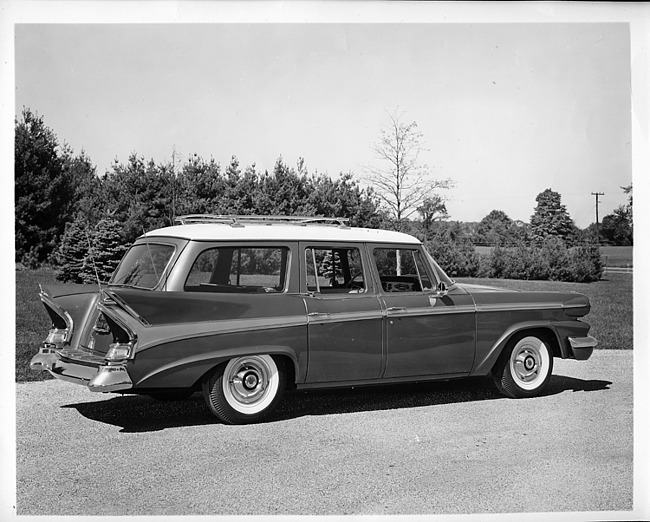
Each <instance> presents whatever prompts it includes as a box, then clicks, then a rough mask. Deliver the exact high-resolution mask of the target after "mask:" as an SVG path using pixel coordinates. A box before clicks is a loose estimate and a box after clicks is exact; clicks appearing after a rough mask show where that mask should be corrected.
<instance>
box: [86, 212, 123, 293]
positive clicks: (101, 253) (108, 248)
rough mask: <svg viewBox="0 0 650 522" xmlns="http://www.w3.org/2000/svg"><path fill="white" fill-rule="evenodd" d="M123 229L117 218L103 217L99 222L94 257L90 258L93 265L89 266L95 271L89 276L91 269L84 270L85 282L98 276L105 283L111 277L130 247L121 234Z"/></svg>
mask: <svg viewBox="0 0 650 522" xmlns="http://www.w3.org/2000/svg"><path fill="white" fill-rule="evenodd" d="M121 229H122V226H121V224H120V223H119V222H118V221H116V220H115V219H110V218H108V219H102V220H101V221H100V222H99V223H97V228H96V230H95V234H94V237H93V242H92V250H91V252H92V259H90V262H91V264H92V265H93V266H92V267H88V268H92V272H93V273H92V274H91V277H89V271H88V270H86V271H85V272H84V279H85V282H87V283H90V282H95V281H96V277H98V278H99V280H100V281H101V282H102V283H105V282H107V281H108V280H109V279H110V278H111V276H112V275H113V272H114V271H115V269H116V268H117V265H118V264H119V262H120V260H121V259H122V257H123V256H124V253H125V252H126V250H127V248H128V247H127V246H126V245H125V244H124V240H123V238H122V236H121V234H120V232H121ZM95 269H96V270H97V275H96V276H95V274H94V272H95Z"/></svg>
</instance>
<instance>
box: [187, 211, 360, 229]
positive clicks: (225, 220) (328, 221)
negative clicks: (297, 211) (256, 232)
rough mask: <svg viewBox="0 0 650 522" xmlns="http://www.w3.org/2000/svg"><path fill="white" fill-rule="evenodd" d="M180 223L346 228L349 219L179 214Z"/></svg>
mask: <svg viewBox="0 0 650 522" xmlns="http://www.w3.org/2000/svg"><path fill="white" fill-rule="evenodd" d="M174 221H175V222H177V223H180V224H181V225H190V224H196V223H220V224H224V225H230V226H233V227H237V226H239V227H243V226H244V225H246V224H249V225H250V224H257V225H278V224H284V225H286V224H289V225H302V226H305V225H335V226H339V227H343V228H348V227H349V226H350V225H349V223H350V220H349V219H348V218H342V217H333V218H330V217H322V216H254V215H250V216H246V215H244V216H238V215H222V214H188V215H186V216H179V217H177V218H176V219H174Z"/></svg>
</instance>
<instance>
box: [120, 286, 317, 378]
mask: <svg viewBox="0 0 650 522" xmlns="http://www.w3.org/2000/svg"><path fill="white" fill-rule="evenodd" d="M115 293H116V294H117V295H118V296H119V297H120V298H121V299H122V300H123V301H124V302H125V303H126V304H127V305H128V306H129V307H130V308H132V309H133V311H135V312H136V313H137V314H138V315H140V316H141V317H142V319H143V320H144V321H145V322H146V324H142V323H141V322H136V320H135V319H134V318H127V317H126V315H123V319H125V320H129V321H130V326H131V327H132V328H133V330H134V331H135V332H136V334H137V336H138V344H137V348H136V354H135V358H134V360H133V361H132V362H131V364H130V368H129V373H130V375H131V378H132V380H133V382H134V384H135V385H136V386H137V387H141V388H159V387H185V386H191V385H193V384H194V383H195V382H196V381H197V380H198V379H200V378H201V377H202V376H203V375H204V374H205V373H206V372H208V371H209V370H210V369H212V368H213V367H215V366H216V365H218V364H220V363H221V362H224V361H226V360H228V359H230V358H232V357H237V356H240V355H247V354H252V353H256V354H259V353H270V354H278V355H284V356H286V357H288V358H289V359H290V360H291V361H292V363H293V369H294V372H295V375H296V380H297V381H298V382H302V380H304V377H305V375H306V371H307V356H308V352H307V318H306V313H305V305H304V302H303V300H302V298H301V297H300V296H299V295H294V294H218V293H188V292H142V291H137V290H118V291H116V292H115Z"/></svg>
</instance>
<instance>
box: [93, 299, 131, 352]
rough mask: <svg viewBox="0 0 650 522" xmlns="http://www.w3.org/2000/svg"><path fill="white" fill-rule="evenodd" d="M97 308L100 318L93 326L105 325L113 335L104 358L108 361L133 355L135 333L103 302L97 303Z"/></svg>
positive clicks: (100, 326) (102, 326)
mask: <svg viewBox="0 0 650 522" xmlns="http://www.w3.org/2000/svg"><path fill="white" fill-rule="evenodd" d="M99 310H100V312H101V314H100V318H101V319H99V320H98V321H97V323H96V325H95V326H96V327H97V325H99V328H100V329H102V328H104V327H107V328H108V330H109V331H110V333H111V334H112V335H113V342H112V343H111V344H109V345H108V351H107V352H106V355H105V356H104V359H105V360H106V361H108V362H109V363H111V362H120V361H125V360H127V359H132V358H133V356H134V355H135V345H136V342H137V338H138V337H137V335H136V334H135V333H134V332H133V330H131V328H129V327H128V326H127V325H126V324H125V323H124V321H123V320H121V319H120V318H119V317H117V316H116V315H115V314H114V313H113V312H112V311H111V310H110V309H109V308H107V307H106V305H104V304H103V303H100V304H99Z"/></svg>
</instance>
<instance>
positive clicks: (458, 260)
mask: <svg viewBox="0 0 650 522" xmlns="http://www.w3.org/2000/svg"><path fill="white" fill-rule="evenodd" d="M426 246H427V250H428V251H429V252H430V253H431V255H432V256H433V257H434V258H435V260H436V261H437V262H438V264H439V265H440V267H441V268H442V269H443V270H444V271H445V272H446V274H447V275H448V276H450V277H474V276H476V275H478V272H479V269H480V257H479V255H478V253H477V252H476V250H475V248H474V245H473V244H472V243H471V242H469V241H454V240H452V239H451V238H450V236H449V235H448V234H441V235H437V236H435V237H434V238H433V239H431V240H430V241H427V242H426Z"/></svg>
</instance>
